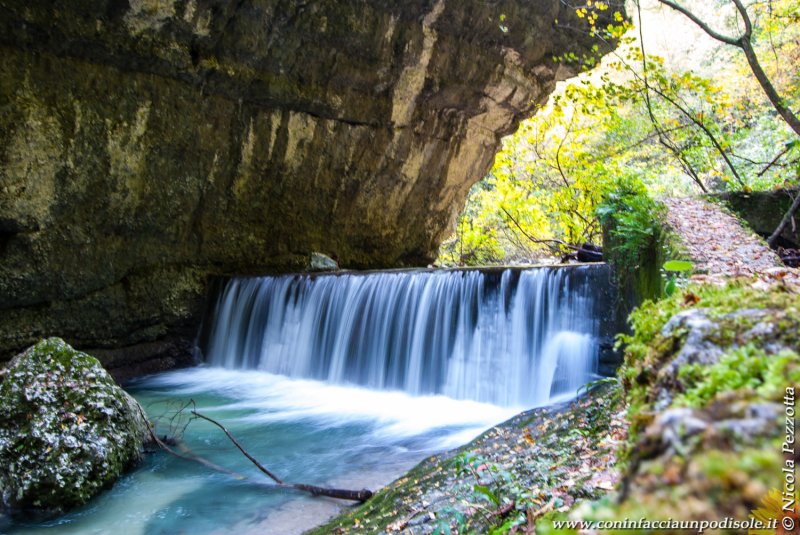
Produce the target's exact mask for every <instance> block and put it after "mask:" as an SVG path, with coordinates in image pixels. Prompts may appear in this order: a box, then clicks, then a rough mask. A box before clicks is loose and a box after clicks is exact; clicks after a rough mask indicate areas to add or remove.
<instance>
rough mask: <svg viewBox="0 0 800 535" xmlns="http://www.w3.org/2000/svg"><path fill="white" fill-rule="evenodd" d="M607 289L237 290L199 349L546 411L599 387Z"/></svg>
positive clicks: (468, 273) (499, 272)
mask: <svg viewBox="0 0 800 535" xmlns="http://www.w3.org/2000/svg"><path fill="white" fill-rule="evenodd" d="M604 286H608V271H607V269H606V266H577V267H569V268H563V267H561V268H535V269H515V268H506V269H489V270H410V271H407V270H403V271H389V272H369V273H337V274H326V275H307V274H305V275H282V276H270V277H259V278H238V279H232V280H229V281H227V283H225V285H224V287H223V288H222V291H221V293H220V295H219V296H218V298H217V301H216V304H215V305H214V307H213V311H212V314H211V319H210V321H209V322H208V323H207V325H206V328H205V329H204V333H203V336H202V337H201V338H203V339H204V340H205V344H204V345H205V357H206V360H207V362H208V363H210V364H211V365H213V366H222V367H225V368H229V369H259V370H262V371H267V372H270V373H276V374H281V375H286V376H289V377H297V378H311V379H319V380H325V381H328V382H331V383H337V384H357V385H362V386H366V387H369V388H374V389H392V390H404V391H406V392H408V393H411V394H415V395H421V394H443V395H446V396H449V397H453V398H457V399H471V400H476V401H481V402H488V403H493V404H498V405H505V406H533V405H541V404H545V403H548V402H549V401H551V400H552V399H554V398H557V397H561V396H565V395H566V396H568V395H571V394H573V393H574V392H575V391H576V390H577V388H579V387H580V386H581V385H583V384H585V383H586V382H588V381H590V380H591V379H592V378H593V377H595V376H596V374H597V372H598V349H599V337H600V332H601V326H600V324H601V319H600V318H601V317H602V315H603V314H602V312H601V311H600V308H601V307H599V306H598V305H599V303H598V299H597V298H596V296H597V295H598V294H599V293H602V292H601V291H600V289H601V288H603V287H604ZM605 313H606V315H607V314H608V310H606V311H605Z"/></svg>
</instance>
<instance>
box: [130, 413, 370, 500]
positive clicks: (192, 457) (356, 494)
mask: <svg viewBox="0 0 800 535" xmlns="http://www.w3.org/2000/svg"><path fill="white" fill-rule="evenodd" d="M190 404H191V405H192V406H194V402H191V403H190ZM188 406H189V404H187V405H186V406H185V407H188ZM185 407H184V408H185ZM181 410H183V409H181ZM139 413H140V414H141V415H142V418H143V419H144V421H145V422H147V430H148V431H149V433H150V438H151V439H152V441H153V443H154V444H156V445H157V446H158V447H159V448H161V449H162V450H164V451H165V452H167V453H169V454H170V455H173V456H175V457H177V458H178V459H183V460H185V461H192V462H195V463H198V464H201V465H203V466H205V467H206V468H209V469H211V470H214V471H216V472H222V473H224V474H227V475H229V476H231V477H234V478H235V479H240V480H241V479H247V478H246V477H245V476H243V475H241V474H238V473H236V472H233V471H231V470H228V469H227V468H225V467H222V466H219V465H218V464H214V463H212V462H211V461H208V460H206V459H204V458H202V457H200V456H199V455H196V454H194V453H193V452H192V451H191V450H189V449H188V448H186V447H185V446H182V447H183V448H184V449H185V451H186V453H180V452H178V451H175V450H174V449H173V448H171V447H170V446H169V445H168V444H167V443H166V442H165V441H164V440H162V439H160V438H158V435H156V433H155V431H154V430H153V427H152V426H151V425H150V423H149V420H148V419H147V416H146V415H145V414H144V411H143V410H142V408H141V407H139ZM191 414H192V415H193V416H194V417H195V418H200V419H202V420H205V421H207V422H210V423H212V424H214V425H215V426H217V427H219V428H220V429H221V430H222V432H223V433H225V436H227V437H228V440H230V441H231V442H232V443H233V445H234V446H236V447H237V448H238V449H239V451H240V452H242V455H244V456H245V457H247V459H248V460H249V461H250V462H251V463H253V464H254V465H255V466H256V467H257V468H258V469H259V470H260V471H261V472H263V473H264V474H265V475H266V476H267V477H269V478H270V479H272V480H273V481H274V482H275V483H276V485H275V486H276V487H280V488H287V489H295V490H300V491H303V492H308V493H309V494H311V495H312V496H327V497H329V498H339V499H340V500H351V501H356V502H359V503H363V502H365V501H367V500H368V499H370V498H371V497H372V491H370V490H367V489H361V490H348V489H333V488H328V487H318V486H316V485H307V484H305V483H286V482H284V481H283V480H282V479H280V478H279V477H278V476H276V475H275V474H274V473H272V472H271V471H270V470H268V469H267V468H266V467H265V466H264V465H262V464H261V463H260V462H259V461H258V459H256V458H255V457H253V456H252V455H250V453H249V452H248V451H247V450H246V449H244V447H243V446H242V445H241V444H239V442H238V441H237V440H236V439H235V438H234V437H233V435H232V434H231V433H230V431H228V429H227V428H226V427H225V426H224V425H222V424H221V423H219V422H218V421H216V420H214V419H213V418H209V417H208V416H206V415H204V414H201V413H199V412H197V410H195V409H192V410H191Z"/></svg>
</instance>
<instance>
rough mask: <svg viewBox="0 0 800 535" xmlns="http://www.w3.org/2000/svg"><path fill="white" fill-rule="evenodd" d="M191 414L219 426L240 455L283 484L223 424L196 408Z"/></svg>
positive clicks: (281, 481) (276, 481)
mask: <svg viewBox="0 0 800 535" xmlns="http://www.w3.org/2000/svg"><path fill="white" fill-rule="evenodd" d="M192 414H194V415H195V416H197V417H198V418H202V419H203V420H205V421H207V422H211V423H212V424H214V425H216V426H217V427H219V428H220V429H222V432H223V433H225V436H227V437H228V439H229V440H230V441H231V442H233V445H234V446H236V447H237V448H239V451H241V452H242V455H244V456H245V457H247V460H249V461H250V462H251V463H253V464H254V465H255V466H256V468H258V469H259V470H261V471H262V472H264V473H265V474H266V475H267V477H269V478H270V479H271V480H273V481H274V482H275V483H277V484H278V485H284V483H283V480H281V479H280V478H279V477H278V476H276V475H275V474H273V473H272V472H270V471H269V470H267V469H266V468H265V467H264V466H263V465H262V464H261V463H260V462H258V460H256V458H255V457H253V456H252V455H250V454H249V453H247V450H245V449H244V448H243V447H242V445H241V444H239V443H238V442H236V439H235V438H233V435H231V433H230V431H228V430H227V429H226V428H225V426H224V425H222V424H221V423H219V422H218V421H216V420H214V419H212V418H209V417H208V416H205V415H203V414H200V413H199V412H197V411H196V410H194V409H192Z"/></svg>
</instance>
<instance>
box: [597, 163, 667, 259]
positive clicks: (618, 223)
mask: <svg viewBox="0 0 800 535" xmlns="http://www.w3.org/2000/svg"><path fill="white" fill-rule="evenodd" d="M660 211H661V208H660V206H659V205H658V204H657V203H656V202H655V201H653V200H652V199H651V198H650V196H649V195H648V193H647V188H646V187H645V185H644V184H643V183H642V182H641V181H640V180H637V179H635V178H630V177H622V178H620V179H619V180H617V181H616V182H615V188H614V189H612V190H611V191H609V192H608V193H607V194H606V195H605V196H604V199H603V202H602V203H601V204H600V206H598V208H597V210H596V214H597V217H598V219H599V220H600V222H601V224H602V225H603V226H604V227H605V228H606V229H608V236H607V241H610V243H606V251H607V254H606V256H607V259H608V261H609V262H611V263H612V264H614V266H615V267H616V268H617V269H618V270H619V271H620V272H623V273H631V272H633V271H634V270H635V269H637V268H639V267H640V266H641V265H642V262H643V259H644V257H645V255H646V254H647V252H648V251H649V250H652V249H654V248H655V247H656V246H657V241H658V236H659V232H660V224H659V222H658V221H659V213H660Z"/></svg>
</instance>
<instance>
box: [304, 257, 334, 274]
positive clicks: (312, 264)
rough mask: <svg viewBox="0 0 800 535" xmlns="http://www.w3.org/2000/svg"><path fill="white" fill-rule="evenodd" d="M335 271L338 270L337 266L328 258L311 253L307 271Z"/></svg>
mask: <svg viewBox="0 0 800 535" xmlns="http://www.w3.org/2000/svg"><path fill="white" fill-rule="evenodd" d="M337 269H339V264H337V263H336V260H334V259H333V258H331V257H330V256H328V255H324V254H322V253H311V259H310V260H309V262H308V271H336V270H337Z"/></svg>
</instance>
